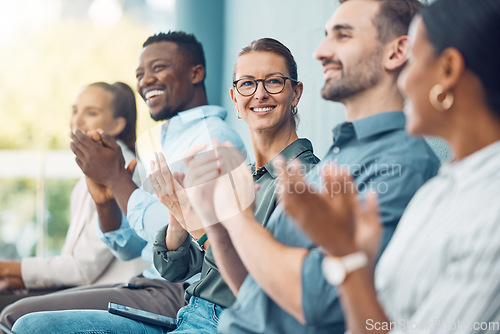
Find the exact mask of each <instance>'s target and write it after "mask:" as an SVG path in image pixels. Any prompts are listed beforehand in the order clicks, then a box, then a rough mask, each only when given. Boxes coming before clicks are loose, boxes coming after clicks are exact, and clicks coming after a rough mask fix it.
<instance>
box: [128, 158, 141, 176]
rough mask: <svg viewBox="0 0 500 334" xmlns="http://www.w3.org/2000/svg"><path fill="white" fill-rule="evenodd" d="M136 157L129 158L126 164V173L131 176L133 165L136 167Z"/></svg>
mask: <svg viewBox="0 0 500 334" xmlns="http://www.w3.org/2000/svg"><path fill="white" fill-rule="evenodd" d="M137 162H138V160H137V158H134V159H132V160H130V162H129V163H128V165H127V173H128V174H129V175H130V176H132V175H133V174H134V171H135V167H137Z"/></svg>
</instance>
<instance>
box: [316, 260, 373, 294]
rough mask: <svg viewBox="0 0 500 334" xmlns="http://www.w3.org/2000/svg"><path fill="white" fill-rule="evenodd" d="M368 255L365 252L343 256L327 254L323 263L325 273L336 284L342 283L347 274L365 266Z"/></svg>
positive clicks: (331, 282)
mask: <svg viewBox="0 0 500 334" xmlns="http://www.w3.org/2000/svg"><path fill="white" fill-rule="evenodd" d="M367 264H368V257H367V256H366V254H365V253H363V252H356V253H352V254H349V255H346V256H342V257H335V256H325V258H324V259H323V263H322V265H321V267H322V270H323V275H324V276H325V279H326V281H327V282H328V283H330V284H331V285H334V286H339V285H340V284H342V283H343V282H344V281H345V279H346V277H347V275H348V274H350V273H352V272H353V271H356V270H358V269H361V268H363V267H365V266H366V265H367Z"/></svg>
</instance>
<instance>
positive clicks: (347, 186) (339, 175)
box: [321, 163, 358, 205]
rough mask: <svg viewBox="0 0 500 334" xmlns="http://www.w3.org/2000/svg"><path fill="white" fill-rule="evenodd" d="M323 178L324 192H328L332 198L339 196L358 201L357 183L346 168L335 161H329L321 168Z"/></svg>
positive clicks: (346, 199) (344, 199)
mask: <svg viewBox="0 0 500 334" xmlns="http://www.w3.org/2000/svg"><path fill="white" fill-rule="evenodd" d="M321 175H322V178H323V192H326V193H327V194H328V195H329V197H330V198H334V197H339V198H340V200H342V201H347V202H350V203H349V204H350V205H352V203H353V201H357V195H358V192H357V188H356V184H355V182H354V180H353V178H352V177H351V175H350V174H349V172H348V171H346V170H345V169H343V168H341V167H339V166H337V165H336V164H334V163H328V164H326V165H325V166H323V168H322V170H321Z"/></svg>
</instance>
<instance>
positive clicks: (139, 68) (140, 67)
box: [135, 58, 171, 73]
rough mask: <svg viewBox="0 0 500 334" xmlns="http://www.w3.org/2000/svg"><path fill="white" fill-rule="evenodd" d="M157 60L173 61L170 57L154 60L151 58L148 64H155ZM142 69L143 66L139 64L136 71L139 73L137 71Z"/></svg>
mask: <svg viewBox="0 0 500 334" xmlns="http://www.w3.org/2000/svg"><path fill="white" fill-rule="evenodd" d="M157 61H166V62H169V61H171V60H170V59H166V58H155V59H153V60H150V61H149V63H148V64H153V63H154V62H157ZM141 69H142V66H139V67H138V68H137V69H136V70H135V72H136V73H137V71H139V70H141Z"/></svg>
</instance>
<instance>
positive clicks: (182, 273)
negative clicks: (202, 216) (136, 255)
mask: <svg viewBox="0 0 500 334" xmlns="http://www.w3.org/2000/svg"><path fill="white" fill-rule="evenodd" d="M167 228H168V226H164V227H162V228H161V229H160V230H159V231H158V234H157V235H156V240H155V242H154V244H153V263H154V265H155V267H156V270H158V272H159V273H160V275H161V276H162V277H163V278H165V279H166V280H168V281H170V282H183V281H185V280H187V279H189V278H191V277H192V276H194V275H195V274H197V273H199V272H200V271H201V267H202V264H203V257H204V254H205V252H203V251H201V250H199V249H198V248H197V247H196V246H195V245H194V242H195V241H193V240H192V239H191V237H190V236H188V237H187V238H186V240H185V241H184V243H183V244H182V245H181V246H180V247H179V248H178V249H177V250H175V251H170V250H168V249H167V246H166V244H165V236H166V234H167Z"/></svg>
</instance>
